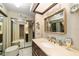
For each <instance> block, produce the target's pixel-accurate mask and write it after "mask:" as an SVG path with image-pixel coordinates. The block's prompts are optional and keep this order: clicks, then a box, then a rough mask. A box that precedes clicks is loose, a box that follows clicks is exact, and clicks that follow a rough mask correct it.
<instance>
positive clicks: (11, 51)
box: [5, 45, 19, 56]
mask: <svg viewBox="0 0 79 59" xmlns="http://www.w3.org/2000/svg"><path fill="white" fill-rule="evenodd" d="M17 55H19V46H18V45H14V46H10V47H8V48H7V49H6V50H5V56H17Z"/></svg>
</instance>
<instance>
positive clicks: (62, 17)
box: [45, 9, 66, 33]
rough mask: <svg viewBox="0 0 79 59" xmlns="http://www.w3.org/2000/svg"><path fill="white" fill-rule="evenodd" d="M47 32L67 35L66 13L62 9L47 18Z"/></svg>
mask: <svg viewBox="0 0 79 59" xmlns="http://www.w3.org/2000/svg"><path fill="white" fill-rule="evenodd" d="M45 31H46V32H53V33H66V12H65V9H61V10H59V11H57V12H56V13H54V14H53V15H51V16H48V17H47V18H45Z"/></svg>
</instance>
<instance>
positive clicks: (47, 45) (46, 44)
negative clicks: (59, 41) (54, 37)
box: [41, 42, 54, 48]
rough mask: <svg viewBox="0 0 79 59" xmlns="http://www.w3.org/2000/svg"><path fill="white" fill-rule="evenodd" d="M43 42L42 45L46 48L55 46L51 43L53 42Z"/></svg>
mask: <svg viewBox="0 0 79 59" xmlns="http://www.w3.org/2000/svg"><path fill="white" fill-rule="evenodd" d="M41 44H42V46H43V47H45V48H53V47H54V46H53V45H51V44H49V43H47V42H42V43H41Z"/></svg>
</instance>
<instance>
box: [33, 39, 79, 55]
mask: <svg viewBox="0 0 79 59" xmlns="http://www.w3.org/2000/svg"><path fill="white" fill-rule="evenodd" d="M32 41H33V42H34V43H36V44H37V46H38V47H39V48H41V50H42V51H44V52H45V53H46V54H47V55H48V56H79V51H78V50H75V49H72V48H70V49H69V50H68V49H67V48H66V47H65V46H59V45H58V44H53V43H52V42H49V41H48V40H47V39H46V38H38V39H32Z"/></svg>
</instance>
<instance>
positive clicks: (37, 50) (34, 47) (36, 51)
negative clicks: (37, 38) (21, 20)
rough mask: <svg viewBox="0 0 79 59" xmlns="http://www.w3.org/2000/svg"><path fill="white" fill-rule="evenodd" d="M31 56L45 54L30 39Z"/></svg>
mask: <svg viewBox="0 0 79 59" xmlns="http://www.w3.org/2000/svg"><path fill="white" fill-rule="evenodd" d="M32 56H47V55H46V54H45V53H44V52H43V51H42V50H41V49H40V48H39V47H38V46H37V44H35V43H34V42H33V41H32Z"/></svg>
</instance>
